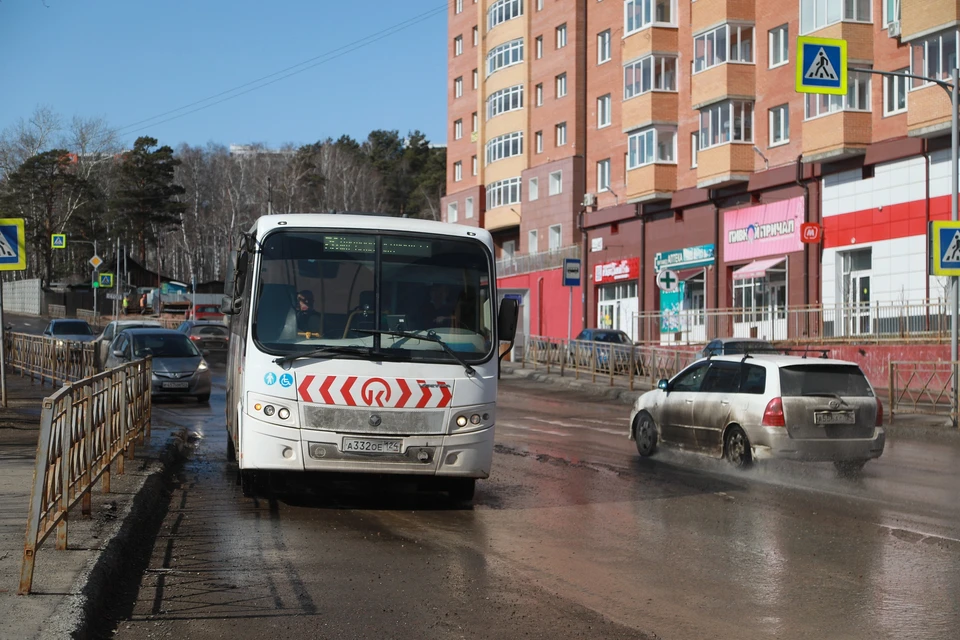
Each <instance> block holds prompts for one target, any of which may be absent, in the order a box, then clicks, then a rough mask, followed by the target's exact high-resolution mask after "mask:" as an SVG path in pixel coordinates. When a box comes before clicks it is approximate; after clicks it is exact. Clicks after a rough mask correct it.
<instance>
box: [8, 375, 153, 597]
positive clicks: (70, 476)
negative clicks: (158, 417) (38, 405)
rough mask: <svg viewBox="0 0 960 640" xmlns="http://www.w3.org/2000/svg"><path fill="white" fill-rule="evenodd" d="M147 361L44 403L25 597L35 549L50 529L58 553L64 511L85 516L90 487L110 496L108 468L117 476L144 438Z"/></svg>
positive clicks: (71, 387) (63, 543) (23, 578)
mask: <svg viewBox="0 0 960 640" xmlns="http://www.w3.org/2000/svg"><path fill="white" fill-rule="evenodd" d="M151 364H152V363H151V361H150V359H149V358H148V359H146V360H137V361H135V362H131V363H128V364H125V365H123V366H120V367H116V368H114V369H110V370H108V371H105V372H104V373H101V374H98V375H95V376H92V377H90V378H86V379H84V380H81V381H79V382H76V383H67V384H66V385H64V387H63V388H62V389H60V390H58V391H57V392H56V393H54V394H53V395H52V396H50V397H48V398H45V399H44V401H43V409H42V413H41V417H40V437H39V440H38V443H37V461H36V468H35V471H34V484H33V490H32V493H31V496H30V511H29V513H28V516H27V531H26V539H25V541H24V547H23V562H22V564H21V568H20V586H19V589H18V593H19V594H21V595H23V594H28V593H30V590H31V588H32V586H33V573H34V565H35V561H36V553H37V549H38V548H39V547H40V545H41V544H43V542H44V541H45V540H46V539H47V538H48V537H49V536H50V534H51V533H53V532H54V531H56V548H57V549H59V550H63V549H66V548H67V534H68V524H69V520H70V510H71V509H72V508H73V507H75V506H76V505H77V504H80V511H81V515H82V516H85V517H89V516H90V515H91V500H92V491H93V488H94V486H95V485H96V483H97V482H98V481H99V482H101V485H102V489H103V492H104V493H109V492H110V472H111V466H112V465H113V463H114V462H115V461H116V462H117V473H118V474H123V473H124V463H125V461H126V460H127V459H128V458H129V459H132V458H133V456H134V449H135V445H136V443H137V442H139V443H141V444H142V443H143V442H144V439H145V438H147V439H149V437H150V414H151V408H152V405H151V396H150V384H151V376H152V371H151Z"/></svg>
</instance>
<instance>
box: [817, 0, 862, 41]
mask: <svg viewBox="0 0 960 640" xmlns="http://www.w3.org/2000/svg"><path fill="white" fill-rule="evenodd" d="M871 4H872V3H871V1H870V0H800V35H806V34H808V33H810V32H811V31H816V30H817V29H822V28H823V27H826V26H827V25H831V24H834V23H835V22H840V21H841V20H846V21H849V22H870V20H871V7H870V5H871Z"/></svg>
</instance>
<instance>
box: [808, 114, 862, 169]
mask: <svg viewBox="0 0 960 640" xmlns="http://www.w3.org/2000/svg"><path fill="white" fill-rule="evenodd" d="M872 126H873V115H872V114H871V113H870V112H864V111H837V112H835V113H831V114H828V115H825V116H820V117H819V118H814V119H812V120H806V121H804V123H803V161H804V162H829V161H834V160H842V159H843V158H850V157H853V156H858V155H861V154H863V153H864V152H865V150H866V148H867V145H869V144H870V142H871V139H872Z"/></svg>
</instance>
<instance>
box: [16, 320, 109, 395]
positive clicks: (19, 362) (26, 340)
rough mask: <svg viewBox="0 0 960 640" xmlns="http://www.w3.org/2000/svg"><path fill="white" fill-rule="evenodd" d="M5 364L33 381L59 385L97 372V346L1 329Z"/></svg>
mask: <svg viewBox="0 0 960 640" xmlns="http://www.w3.org/2000/svg"><path fill="white" fill-rule="evenodd" d="M4 338H5V339H6V341H7V345H6V347H7V350H6V355H7V366H9V367H13V368H15V369H17V370H18V371H19V372H20V377H24V376H30V380H31V381H33V380H35V379H36V378H39V379H40V384H41V385H43V384H44V383H46V382H48V381H49V382H50V383H52V384H55V385H56V384H63V383H65V382H71V381H73V380H81V379H83V378H88V377H90V376H92V375H94V374H96V373H97V365H98V363H97V361H96V359H97V357H98V354H97V349H96V347H95V346H94V345H93V343H89V342H65V341H63V340H57V339H56V338H47V337H44V336H34V335H29V334H26V333H13V332H10V331H7V332H4Z"/></svg>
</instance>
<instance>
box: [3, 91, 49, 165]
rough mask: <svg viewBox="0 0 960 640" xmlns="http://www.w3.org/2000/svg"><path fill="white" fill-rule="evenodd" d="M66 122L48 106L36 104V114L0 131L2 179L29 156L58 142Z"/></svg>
mask: <svg viewBox="0 0 960 640" xmlns="http://www.w3.org/2000/svg"><path fill="white" fill-rule="evenodd" d="M62 126H63V123H62V121H61V118H60V116H59V115H58V114H57V113H55V112H54V111H53V109H51V108H50V107H48V106H43V105H41V106H37V107H36V108H35V109H34V110H33V114H32V115H31V116H30V117H29V118H27V119H24V118H20V120H19V121H17V123H16V124H14V125H12V126H10V127H8V128H7V129H4V130H3V132H0V180H2V179H4V178H6V177H7V176H9V175H10V174H11V173H13V172H14V171H16V170H17V168H18V167H19V166H20V165H21V164H23V163H24V162H25V161H26V160H27V158H30V157H32V156H35V155H37V154H38V153H40V152H41V151H46V150H48V149H51V148H53V147H54V146H57V144H56V143H57V142H58V138H59V136H60V132H61V129H62Z"/></svg>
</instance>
